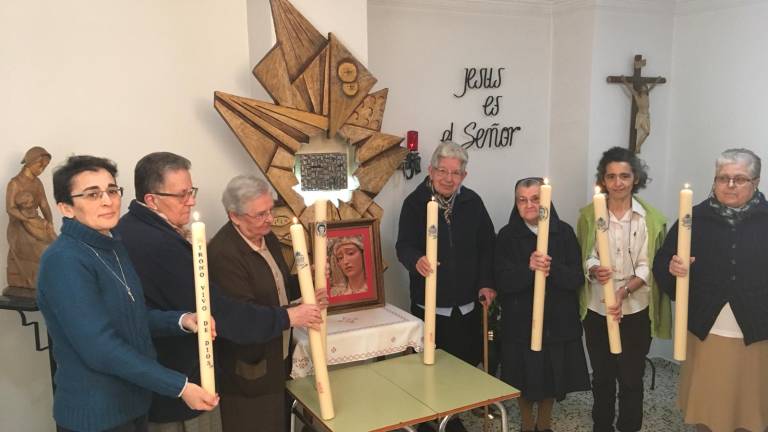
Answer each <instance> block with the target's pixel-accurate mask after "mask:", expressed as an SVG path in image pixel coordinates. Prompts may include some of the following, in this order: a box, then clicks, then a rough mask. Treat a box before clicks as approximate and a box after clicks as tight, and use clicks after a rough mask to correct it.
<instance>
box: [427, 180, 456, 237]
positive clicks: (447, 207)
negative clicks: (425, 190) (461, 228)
mask: <svg viewBox="0 0 768 432" xmlns="http://www.w3.org/2000/svg"><path fill="white" fill-rule="evenodd" d="M426 182H427V185H429V190H430V191H431V192H432V198H434V199H435V201H437V205H438V206H439V207H440V208H441V209H443V217H444V218H445V223H447V224H448V225H450V224H451V213H453V203H454V202H456V195H458V194H459V189H458V188H457V189H456V192H454V193H453V194H452V195H451V196H449V197H448V198H445V197H444V196H442V195H440V194H439V193H437V192H435V187H434V186H432V179H431V178H429V176H427V179H426ZM459 188H461V186H459Z"/></svg>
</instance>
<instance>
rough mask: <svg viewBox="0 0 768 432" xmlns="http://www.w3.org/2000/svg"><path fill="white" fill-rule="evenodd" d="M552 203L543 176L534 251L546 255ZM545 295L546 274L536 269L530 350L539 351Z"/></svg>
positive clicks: (548, 186)
mask: <svg viewBox="0 0 768 432" xmlns="http://www.w3.org/2000/svg"><path fill="white" fill-rule="evenodd" d="M551 203H552V186H550V185H549V181H548V180H547V179H546V178H545V179H544V184H543V185H541V188H540V189H539V225H538V229H537V234H536V251H537V252H540V253H541V254H543V255H545V256H546V255H547V252H548V243H549V211H550V207H551ZM545 296H546V275H545V274H544V272H543V271H541V270H536V273H535V274H534V279H533V317H532V321H531V350H533V351H541V339H542V333H543V332H544V298H545Z"/></svg>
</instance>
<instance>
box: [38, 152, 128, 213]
mask: <svg viewBox="0 0 768 432" xmlns="http://www.w3.org/2000/svg"><path fill="white" fill-rule="evenodd" d="M98 170H105V171H106V172H108V173H110V174H111V175H112V177H115V178H117V165H116V164H115V163H114V162H112V161H111V160H109V159H105V158H100V157H96V156H88V155H82V156H70V157H68V158H67V160H66V162H64V163H63V164H62V165H59V166H58V167H56V169H55V170H54V171H53V198H54V199H55V200H56V202H57V203H64V204H69V205H72V204H74V202H73V201H72V196H71V195H72V179H73V178H75V176H76V175H78V174H80V173H82V172H85V171H98Z"/></svg>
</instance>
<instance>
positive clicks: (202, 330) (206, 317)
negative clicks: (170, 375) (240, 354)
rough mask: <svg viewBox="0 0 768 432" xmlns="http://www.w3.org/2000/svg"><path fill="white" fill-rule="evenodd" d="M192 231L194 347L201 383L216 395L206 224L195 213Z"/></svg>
mask: <svg viewBox="0 0 768 432" xmlns="http://www.w3.org/2000/svg"><path fill="white" fill-rule="evenodd" d="M193 217H194V219H195V221H194V222H192V225H191V226H190V228H191V231H192V260H193V266H194V272H195V305H196V309H197V311H196V312H197V350H198V356H199V360H200V386H201V387H202V388H204V389H205V390H206V391H207V392H208V393H210V394H216V374H215V371H214V367H213V335H212V333H211V298H210V289H209V287H208V248H207V246H206V239H205V224H204V223H203V222H201V221H200V220H199V219H200V215H199V214H198V213H197V212H195V213H194V214H193Z"/></svg>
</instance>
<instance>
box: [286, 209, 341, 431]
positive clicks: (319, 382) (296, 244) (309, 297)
mask: <svg viewBox="0 0 768 432" xmlns="http://www.w3.org/2000/svg"><path fill="white" fill-rule="evenodd" d="M290 231H291V243H292V245H293V258H294V260H295V263H296V271H297V273H298V275H299V288H300V289H301V297H302V300H303V302H304V303H306V304H316V303H317V300H316V298H315V287H314V285H313V284H312V270H311V269H310V266H309V257H308V256H307V241H306V238H305V237H304V227H303V226H302V225H301V224H300V223H298V220H296V218H293V224H292V225H291V228H290ZM309 348H310V350H311V351H312V363H313V365H314V366H315V388H316V389H317V398H318V400H319V401H320V416H321V417H322V418H323V420H330V419H332V418H333V417H334V416H335V414H334V411H333V398H332V396H331V384H330V381H329V379H328V364H327V362H326V357H325V356H326V353H325V346H323V340H322V336H321V335H320V331H318V330H314V329H309Z"/></svg>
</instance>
